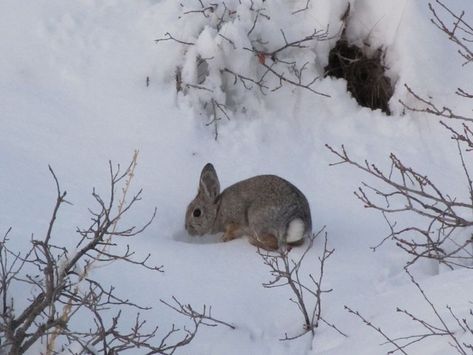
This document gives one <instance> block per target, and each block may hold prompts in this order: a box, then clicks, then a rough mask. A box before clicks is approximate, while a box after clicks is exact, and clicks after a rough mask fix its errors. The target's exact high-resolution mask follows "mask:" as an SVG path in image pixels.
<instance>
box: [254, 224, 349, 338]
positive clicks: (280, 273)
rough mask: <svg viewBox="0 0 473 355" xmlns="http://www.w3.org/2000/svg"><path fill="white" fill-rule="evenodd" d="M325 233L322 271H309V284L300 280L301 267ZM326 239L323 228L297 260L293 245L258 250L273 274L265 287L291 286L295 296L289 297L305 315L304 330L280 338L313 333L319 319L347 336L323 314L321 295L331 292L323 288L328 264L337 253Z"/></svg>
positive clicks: (310, 240) (321, 260)
mask: <svg viewBox="0 0 473 355" xmlns="http://www.w3.org/2000/svg"><path fill="white" fill-rule="evenodd" d="M322 233H323V234H324V249H323V252H322V255H321V256H320V257H319V262H320V269H319V274H318V275H317V276H314V275H313V274H309V279H310V282H309V283H308V284H307V283H305V282H304V281H303V280H301V275H300V272H301V266H302V263H303V261H304V259H305V257H306V256H307V253H308V252H309V250H311V248H312V246H313V244H314V241H315V240H316V239H317V238H318V237H319V236H320V235H322ZM327 242H328V240H327V232H325V231H324V228H323V229H321V230H320V231H319V232H317V233H316V234H313V235H311V236H310V237H309V238H308V243H307V246H306V247H305V250H304V252H303V253H302V254H301V256H300V257H299V258H298V259H297V260H294V259H292V258H290V257H289V252H290V250H291V249H290V248H281V249H279V250H278V251H274V252H270V251H263V250H262V249H258V254H259V255H260V256H261V258H262V259H263V262H264V264H265V265H267V266H268V267H269V269H270V273H271V276H272V277H273V279H272V280H270V281H268V282H266V283H264V284H263V286H264V287H265V288H274V287H285V286H288V287H289V288H290V289H291V291H292V293H293V295H294V298H291V299H290V300H291V302H293V303H294V304H295V305H296V306H297V308H298V309H299V311H300V312H301V314H302V316H303V318H304V325H303V331H302V332H301V333H299V334H297V335H294V336H289V335H288V334H287V333H285V335H284V338H282V339H280V340H293V339H296V338H299V337H301V336H303V335H304V334H307V333H309V332H310V333H311V334H312V336H314V335H315V329H316V328H317V327H318V326H319V323H320V322H322V323H324V324H326V325H328V326H330V327H332V328H333V329H335V330H336V331H337V332H339V333H340V334H342V335H344V336H345V334H343V333H342V332H341V331H340V330H339V329H338V328H337V327H336V326H335V325H333V324H330V323H328V322H327V321H326V320H325V319H324V318H323V316H322V295H323V294H325V293H329V292H331V291H332V290H330V289H329V290H325V289H323V287H322V281H323V277H324V271H325V263H326V261H327V260H328V258H329V257H330V256H331V255H332V254H333V252H334V249H329V248H328V246H327ZM308 298H309V300H308Z"/></svg>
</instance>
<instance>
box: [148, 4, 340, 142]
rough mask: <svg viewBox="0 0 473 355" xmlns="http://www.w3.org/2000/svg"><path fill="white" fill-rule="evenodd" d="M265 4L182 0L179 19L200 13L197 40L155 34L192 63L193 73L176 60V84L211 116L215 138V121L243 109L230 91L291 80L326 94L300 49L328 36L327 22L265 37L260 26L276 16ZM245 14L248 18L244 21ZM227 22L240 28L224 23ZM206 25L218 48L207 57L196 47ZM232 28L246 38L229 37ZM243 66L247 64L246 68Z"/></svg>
mask: <svg viewBox="0 0 473 355" xmlns="http://www.w3.org/2000/svg"><path fill="white" fill-rule="evenodd" d="M309 3H310V1H307V3H306V6H305V8H302V9H298V10H295V11H294V12H293V13H292V14H291V13H288V16H293V15H297V14H299V13H300V12H302V11H305V10H307V9H308V6H309ZM191 4H192V3H191ZM265 5H267V3H266V4H265V2H264V1H259V0H258V1H257V0H243V1H240V2H239V3H238V4H237V3H234V4H233V5H232V6H234V8H231V7H228V6H227V4H226V3H225V1H222V0H218V1H211V0H208V1H207V0H198V1H196V2H195V4H194V5H189V2H187V3H184V2H183V3H181V6H182V10H181V11H182V14H181V16H180V17H179V20H183V19H185V18H188V19H189V20H192V21H194V20H195V16H199V17H200V20H202V23H203V24H205V25H202V26H201V27H200V29H199V31H201V32H199V33H195V40H182V39H180V38H179V36H178V35H174V34H171V33H169V32H168V33H166V34H165V35H164V37H162V38H158V39H156V43H162V42H172V43H174V44H176V45H179V46H182V48H183V51H184V57H185V58H186V60H185V61H186V63H194V64H193V65H194V68H193V70H190V69H189V67H188V70H187V73H189V72H192V73H193V75H187V76H186V75H185V74H184V72H183V68H182V66H181V65H179V64H178V65H177V75H176V88H177V91H178V92H180V93H181V94H183V95H189V96H190V97H192V98H193V99H195V100H196V101H198V102H199V105H200V108H201V110H202V112H203V113H205V114H206V116H207V117H210V121H209V122H208V123H207V125H213V126H214V128H215V134H214V137H215V139H217V137H218V129H217V125H218V122H219V121H220V120H221V119H222V118H226V119H229V118H230V117H231V113H232V112H233V111H235V110H246V108H245V107H243V104H242V101H241V99H239V98H234V97H233V96H235V95H236V94H235V93H236V92H238V95H240V96H241V93H242V92H243V93H244V92H252V94H251V95H253V96H254V95H263V96H264V95H267V94H269V93H271V92H274V91H277V90H279V89H281V88H282V87H283V86H289V87H295V88H301V89H303V90H306V91H309V92H311V93H313V94H316V95H321V96H325V97H329V95H328V94H326V93H323V92H320V91H318V90H317V89H316V88H315V85H316V82H317V81H318V80H319V75H317V74H314V65H315V63H313V62H311V61H310V60H303V59H301V58H305V57H307V55H303V54H304V53H305V52H304V51H306V52H307V51H310V50H311V46H313V44H314V43H316V42H318V41H325V40H327V39H330V38H332V37H331V36H330V35H329V30H328V28H326V29H314V30H313V31H312V32H311V33H307V34H306V35H305V36H302V37H300V38H289V35H288V34H287V33H288V32H290V29H286V30H285V29H284V28H280V30H279V32H280V36H279V38H280V40H279V41H277V40H275V39H274V36H271V38H270V39H268V38H265V37H266V34H265V33H264V31H261V27H264V25H265V23H267V22H270V21H275V20H272V18H271V16H270V14H269V12H268V10H267V8H265ZM240 12H244V13H243V14H241V13H240ZM248 18H250V19H251V20H250V21H247V20H248ZM228 25H231V26H232V28H233V29H238V31H228V28H226V29H224V26H228ZM223 29H224V30H223ZM204 31H210V32H209V33H211V36H212V38H213V41H214V42H215V43H214V45H215V46H216V48H218V50H217V54H215V55H213V56H211V57H210V58H204V57H205V55H202V53H200V52H199V51H200V50H199V49H198V48H196V47H197V41H198V39H199V36H201V35H202V33H203V32H204ZM227 32H230V34H228V33H227ZM235 32H238V33H239V36H243V37H244V38H234V37H232V36H235ZM244 33H246V37H245V35H244ZM215 34H216V35H215ZM337 35H338V34H337ZM242 43H249V44H250V45H244V44H242ZM214 63H215V64H214ZM242 63H246V65H242ZM242 68H245V69H244V71H243V69H242Z"/></svg>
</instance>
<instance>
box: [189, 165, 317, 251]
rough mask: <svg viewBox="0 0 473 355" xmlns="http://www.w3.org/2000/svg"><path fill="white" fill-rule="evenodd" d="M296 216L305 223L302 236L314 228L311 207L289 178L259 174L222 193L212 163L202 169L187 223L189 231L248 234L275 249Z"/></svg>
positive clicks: (253, 240) (254, 241)
mask: <svg viewBox="0 0 473 355" xmlns="http://www.w3.org/2000/svg"><path fill="white" fill-rule="evenodd" d="M296 219H298V220H300V221H301V222H302V223H303V235H302V236H301V238H303V237H304V236H306V235H307V234H309V233H310V232H311V230H312V222H311V215H310V207H309V203H308V202H307V199H306V198H305V196H304V194H303V193H302V192H301V191H300V190H299V189H298V188H297V187H295V186H294V185H293V184H291V183H290V182H288V181H286V180H284V179H282V178H280V177H278V176H275V175H260V176H255V177H252V178H249V179H246V180H243V181H240V182H238V183H236V184H234V185H231V186H229V187H228V188H226V189H225V190H224V191H222V193H220V183H219V181H218V177H217V173H216V171H215V169H214V167H213V165H212V164H210V163H209V164H207V165H206V166H205V167H204V168H203V169H202V173H201V177H200V182H199V190H198V193H197V196H196V197H195V199H194V200H193V201H192V202H191V203H190V204H189V206H188V208H187V212H186V224H185V226H186V230H187V231H188V232H189V234H190V235H204V234H208V233H210V234H215V233H220V232H224V235H223V238H222V239H223V240H224V241H228V240H232V239H235V238H238V237H241V236H243V235H246V236H248V237H249V238H250V242H251V243H252V244H254V245H256V246H259V247H262V248H265V249H276V248H277V247H279V246H281V245H282V244H285V243H286V238H287V230H288V226H289V224H290V223H291V222H292V221H294V220H296ZM298 242H299V244H300V240H298V241H295V242H294V244H298Z"/></svg>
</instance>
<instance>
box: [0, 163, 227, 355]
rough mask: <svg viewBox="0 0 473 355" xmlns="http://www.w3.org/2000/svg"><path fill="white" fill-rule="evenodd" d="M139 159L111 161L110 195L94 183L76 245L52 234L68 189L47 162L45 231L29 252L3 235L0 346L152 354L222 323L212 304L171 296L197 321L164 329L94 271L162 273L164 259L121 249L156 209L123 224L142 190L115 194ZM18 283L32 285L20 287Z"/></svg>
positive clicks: (15, 350)
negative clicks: (49, 189) (51, 197)
mask: <svg viewBox="0 0 473 355" xmlns="http://www.w3.org/2000/svg"><path fill="white" fill-rule="evenodd" d="M135 165H136V155H135V158H134V161H133V162H132V164H131V165H130V166H128V167H127V168H126V169H125V170H124V171H121V169H120V166H117V167H116V168H114V167H113V166H112V164H111V163H110V191H109V196H108V198H107V199H104V198H102V196H101V195H100V194H99V193H98V192H96V191H95V189H94V190H93V192H92V196H93V197H94V199H95V202H96V208H95V209H94V210H90V215H91V224H90V225H89V226H88V227H86V228H77V235H78V237H79V238H78V242H77V245H76V246H75V248H74V249H73V250H71V249H69V250H68V249H67V248H66V247H64V246H62V245H61V244H62V243H61V240H60V239H59V238H55V236H54V234H55V233H54V229H55V226H56V223H57V220H58V213H59V211H60V209H61V208H62V207H63V205H64V204H67V203H68V202H67V200H66V191H63V190H62V189H61V188H60V185H59V182H58V179H57V177H56V175H55V174H54V172H53V170H52V169H51V168H50V172H51V174H52V176H53V179H54V181H55V184H56V189H57V196H56V201H55V205H54V208H53V212H52V215H51V218H50V221H49V226H48V230H47V231H46V233H45V235H44V236H43V237H42V238H35V237H32V239H31V245H30V247H29V250H27V251H26V252H25V253H22V252H17V251H14V250H13V249H11V248H10V247H9V239H10V237H9V235H10V234H11V229H8V231H7V232H6V233H5V235H4V237H3V239H2V240H1V241H0V299H1V309H0V353H2V354H12V355H14V354H22V353H24V352H26V351H27V350H28V349H31V347H32V346H33V345H35V346H38V345H39V344H40V343H41V344H45V353H46V354H48V355H49V354H56V353H57V352H58V351H59V352H61V351H68V352H69V353H73V354H92V353H94V354H95V353H98V352H100V353H103V354H118V353H119V352H122V351H126V350H129V349H137V348H139V349H142V351H144V352H146V353H148V354H172V353H173V352H174V351H175V350H176V349H177V348H179V347H182V346H185V345H187V344H188V343H189V342H190V341H191V340H192V339H193V338H194V336H195V335H196V333H197V330H198V328H199V327H200V326H201V325H212V324H216V323H219V324H223V322H221V321H217V320H214V318H213V317H212V315H211V314H210V310H209V308H208V307H206V306H204V308H203V310H202V311H195V310H194V309H192V308H191V307H190V306H182V305H181V304H180V303H179V302H178V301H177V299H174V301H175V303H176V304H177V305H178V306H179V307H180V311H179V313H181V314H183V315H184V316H186V317H188V318H189V319H191V321H192V324H193V327H192V328H191V329H187V328H184V329H183V330H180V329H178V328H176V327H174V326H173V327H172V329H170V330H169V331H168V332H167V333H164V335H160V334H158V327H157V326H155V325H151V328H150V327H149V326H148V321H147V320H145V319H143V316H142V314H141V313H142V312H146V311H147V310H149V309H150V308H149V307H144V306H141V305H138V304H136V303H135V302H133V301H132V300H129V299H125V298H122V297H120V296H118V295H117V293H116V291H115V288H114V287H113V286H111V285H110V286H105V285H104V284H102V283H101V282H100V281H97V280H96V279H94V278H93V277H92V276H91V271H92V269H93V268H94V267H98V266H104V265H107V264H109V263H110V262H115V261H120V262H125V263H129V264H133V265H135V266H138V267H139V268H143V269H147V270H151V271H155V272H162V266H155V265H151V264H149V258H150V255H147V256H145V257H144V258H141V259H139V258H137V256H136V255H135V252H134V251H133V250H132V248H131V247H130V246H129V245H127V246H126V248H125V249H124V250H123V249H120V248H119V245H118V244H117V243H118V242H119V241H120V240H123V239H125V238H131V237H134V236H137V235H139V234H140V233H142V232H143V231H144V230H145V229H146V228H147V227H148V226H149V225H150V223H151V222H152V221H153V219H154V218H155V216H156V209H155V211H154V213H153V214H152V215H151V217H150V219H149V220H148V222H146V223H145V224H144V225H143V226H141V227H136V226H130V227H123V228H120V227H119V225H118V222H119V221H122V220H123V219H124V217H125V216H126V214H127V213H128V212H129V211H130V210H131V209H132V208H133V207H134V206H135V204H136V203H137V202H139V201H140V199H141V194H142V191H141V190H140V191H139V192H138V193H136V194H135V195H134V196H133V197H132V198H131V199H130V200H129V202H126V201H125V198H124V197H123V198H122V199H121V200H120V201H119V200H118V199H117V194H116V192H117V190H119V188H120V187H121V186H123V188H122V192H123V193H124V195H123V196H125V195H126V190H127V189H128V186H129V182H130V179H131V177H132V176H133V169H134V166H135ZM63 242H64V241H63ZM120 250H121V251H120ZM18 287H23V288H24V289H25V290H27V292H25V293H24V294H21V293H20V294H19V293H18ZM22 297H23V299H22ZM20 299H21V302H20ZM22 303H25V304H26V306H24V307H23V306H22V305H21V304H22ZM168 306H169V304H168ZM130 308H131V309H132V310H133V309H135V310H136V311H137V312H138V313H137V314H136V317H135V319H134V321H133V322H132V324H131V325H129V327H130V328H129V329H126V328H127V326H128V325H127V324H128V322H129V317H127V318H125V319H123V316H122V314H123V313H124V312H125V311H127V310H128V309H130ZM84 317H86V319H88V320H90V321H89V322H88V323H87V324H86V325H82V326H79V325H78V323H77V322H75V323H74V321H75V320H76V319H84ZM212 322H215V323H212ZM79 323H80V322H79ZM153 323H154V322H153Z"/></svg>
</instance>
